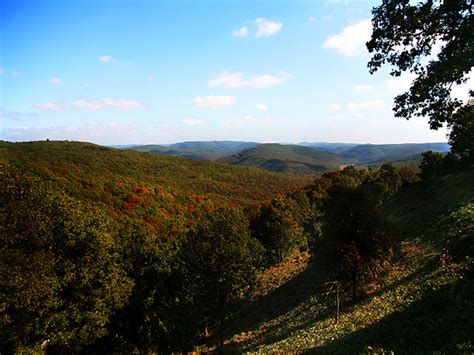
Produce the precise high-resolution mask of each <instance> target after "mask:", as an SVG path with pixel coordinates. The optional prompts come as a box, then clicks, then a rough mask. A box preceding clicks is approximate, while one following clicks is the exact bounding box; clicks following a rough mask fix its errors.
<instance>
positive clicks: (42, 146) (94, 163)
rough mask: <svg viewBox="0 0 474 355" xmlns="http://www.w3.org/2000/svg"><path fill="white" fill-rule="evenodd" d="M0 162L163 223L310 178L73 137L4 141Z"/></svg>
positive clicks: (125, 213)
mask: <svg viewBox="0 0 474 355" xmlns="http://www.w3.org/2000/svg"><path fill="white" fill-rule="evenodd" d="M0 165H1V166H2V169H8V168H12V169H16V170H19V171H21V174H22V175H24V176H27V175H31V176H35V177H37V178H40V179H41V180H44V181H47V182H49V183H51V184H52V185H53V186H54V188H58V189H61V190H64V191H65V192H66V193H67V194H69V195H71V196H72V197H78V198H79V199H85V200H89V201H92V202H93V203H100V204H103V205H105V207H106V208H108V209H109V210H110V211H111V214H112V215H114V216H115V217H116V218H119V219H123V218H130V219H132V220H133V219H139V220H145V221H146V222H148V223H149V224H151V225H153V226H154V227H156V228H158V227H160V226H163V225H165V224H166V223H168V222H167V221H169V222H170V223H171V222H172V223H174V224H177V225H181V224H182V223H183V222H184V221H185V220H189V219H194V218H196V217H198V216H199V214H200V213H203V212H205V211H207V210H212V209H215V208H217V207H220V206H228V205H231V206H232V205H236V204H237V205H240V206H248V205H250V204H253V203H255V202H258V201H262V200H266V199H269V198H272V197H275V196H276V195H278V194H279V193H283V192H286V191H288V190H291V189H293V188H296V187H301V186H304V185H305V184H307V183H308V181H309V180H308V179H307V178H304V177H295V176H290V175H284V174H275V173H269V172H266V171H262V170H260V169H256V168H253V167H238V166H231V165H223V164H218V163H213V162H209V161H197V160H191V159H185V158H181V157H175V156H166V155H158V154H151V153H142V152H137V151H133V150H119V149H113V148H106V147H103V146H99V145H94V144H91V143H80V142H69V141H39V142H23V143H10V142H1V141H0Z"/></svg>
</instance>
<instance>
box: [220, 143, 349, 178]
mask: <svg viewBox="0 0 474 355" xmlns="http://www.w3.org/2000/svg"><path fill="white" fill-rule="evenodd" d="M219 161H220V162H222V163H227V164H233V165H244V166H257V167H259V168H262V169H265V170H269V171H277V172H289V173H294V174H314V173H316V172H322V171H327V170H338V169H339V168H340V166H341V165H344V164H347V163H348V162H350V160H349V159H344V158H342V157H340V156H338V155H336V154H332V153H326V152H319V151H317V150H314V149H312V148H308V147H302V146H297V145H283V144H262V145H259V146H258V147H255V148H251V149H247V150H244V151H242V152H239V153H237V154H234V155H231V156H229V157H225V158H222V159H219Z"/></svg>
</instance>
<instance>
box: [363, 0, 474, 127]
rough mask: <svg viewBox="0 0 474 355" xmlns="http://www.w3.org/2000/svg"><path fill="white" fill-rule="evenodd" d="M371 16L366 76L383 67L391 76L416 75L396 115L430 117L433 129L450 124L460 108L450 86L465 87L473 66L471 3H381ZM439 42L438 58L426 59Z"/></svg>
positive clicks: (400, 0) (397, 103)
mask: <svg viewBox="0 0 474 355" xmlns="http://www.w3.org/2000/svg"><path fill="white" fill-rule="evenodd" d="M372 14H373V18H372V26H373V33H372V38H371V40H370V41H369V42H368V43H367V48H368V50H369V52H370V53H373V56H372V59H371V60H370V62H369V63H368V67H369V70H370V72H371V73H374V72H376V71H377V70H378V69H380V68H381V67H382V66H383V65H384V64H385V63H388V64H390V65H391V66H392V71H391V75H393V76H400V75H401V73H403V72H405V71H410V72H412V73H414V74H416V75H417V77H416V79H415V80H414V81H413V83H412V85H411V87H410V90H409V91H408V92H406V93H404V94H401V95H399V96H397V97H396V98H395V106H394V111H395V115H396V116H397V117H404V118H406V119H408V118H410V117H412V116H417V117H429V123H430V126H431V128H432V129H438V128H440V127H441V126H442V125H443V123H444V122H447V123H448V124H450V123H451V122H452V119H453V114H454V113H455V112H456V110H458V109H459V107H460V106H461V102H460V101H459V100H457V99H454V98H452V97H451V96H450V93H451V86H452V85H453V84H460V83H463V82H465V81H466V80H467V78H468V75H469V72H470V71H471V69H472V66H473V63H474V62H473V60H474V59H473V58H474V40H473V36H474V21H473V20H472V4H471V2H470V1H431V0H429V1H424V2H417V3H413V2H410V1H407V0H392V1H383V2H382V4H381V5H380V6H378V7H376V8H374V9H373V10H372ZM440 42H441V43H443V44H442V47H441V50H440V52H439V54H438V56H437V58H436V59H432V58H430V57H429V56H430V54H432V50H433V48H434V47H435V44H437V43H440Z"/></svg>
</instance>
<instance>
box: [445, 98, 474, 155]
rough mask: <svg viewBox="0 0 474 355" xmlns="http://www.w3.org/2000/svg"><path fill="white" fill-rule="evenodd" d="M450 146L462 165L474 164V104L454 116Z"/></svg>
mask: <svg viewBox="0 0 474 355" xmlns="http://www.w3.org/2000/svg"><path fill="white" fill-rule="evenodd" d="M449 144H451V152H452V153H453V154H454V155H455V156H456V157H459V159H460V161H461V162H462V163H467V164H472V163H474V103H473V104H471V105H465V106H463V107H462V108H461V109H459V111H458V112H456V114H455V115H454V120H453V123H452V124H451V133H450V134H449Z"/></svg>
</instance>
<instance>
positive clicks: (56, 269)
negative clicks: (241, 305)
mask: <svg viewBox="0 0 474 355" xmlns="http://www.w3.org/2000/svg"><path fill="white" fill-rule="evenodd" d="M0 186H1V187H2V193H1V194H0V242H1V249H0V250H1V252H0V275H1V276H0V285H1V287H0V305H1V308H2V314H1V318H0V326H1V327H0V348H2V349H3V350H4V351H6V352H13V351H20V352H21V351H26V352H30V351H32V350H34V349H35V347H39V346H40V345H42V346H43V347H45V346H48V347H52V348H55V349H56V350H63V351H64V350H66V349H67V351H75V350H79V349H81V348H82V347H83V346H84V345H87V344H91V343H93V342H94V341H95V340H96V339H97V338H99V337H101V336H103V335H105V334H106V333H107V323H108V322H109V319H110V316H111V315H112V314H113V313H114V312H115V311H116V310H117V309H118V308H120V307H122V306H123V305H124V304H125V303H126V301H127V299H128V296H129V293H130V288H131V282H130V280H129V279H128V278H127V277H126V276H125V272H124V270H123V268H122V265H121V260H120V256H119V253H118V252H117V248H116V243H115V238H114V226H113V224H111V222H110V220H109V219H108V218H107V217H106V216H105V215H104V214H103V213H101V211H100V210H97V209H94V208H93V207H92V206H88V205H85V204H82V203H80V202H79V201H78V200H74V199H72V198H70V197H68V196H66V195H65V194H64V193H62V192H58V191H55V190H54V189H53V187H52V186H50V185H47V184H45V183H43V182H41V181H40V180H38V179H30V178H28V177H27V176H25V174H20V173H19V172H18V171H15V170H13V171H11V170H10V168H8V167H5V166H1V167H0Z"/></svg>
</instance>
